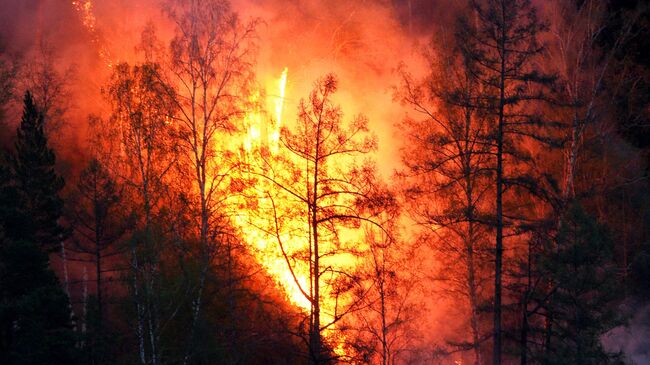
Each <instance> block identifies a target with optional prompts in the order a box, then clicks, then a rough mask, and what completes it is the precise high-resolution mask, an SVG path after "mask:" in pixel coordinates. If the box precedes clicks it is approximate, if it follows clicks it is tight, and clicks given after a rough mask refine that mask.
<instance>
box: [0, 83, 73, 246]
mask: <svg viewBox="0 0 650 365" xmlns="http://www.w3.org/2000/svg"><path fill="white" fill-rule="evenodd" d="M43 127H44V117H43V114H42V113H41V112H39V111H38V109H37V108H36V106H35V104H34V101H33V99H32V96H31V94H30V93H29V92H27V93H26V94H25V99H24V109H23V117H22V121H21V123H20V127H19V128H18V131H17V136H16V144H15V148H16V152H15V156H14V157H13V158H12V159H11V167H12V173H13V179H14V184H15V188H16V190H17V191H18V195H19V197H20V201H21V202H20V204H21V210H22V212H23V214H24V215H25V217H27V219H26V220H25V221H24V222H22V230H21V232H16V233H17V234H19V235H20V237H14V238H22V239H24V240H28V241H32V242H34V243H36V244H38V245H39V246H40V247H42V248H43V249H44V250H45V251H47V252H52V251H54V250H56V249H58V247H59V244H60V242H61V241H62V240H63V239H64V238H65V235H66V230H65V229H64V228H63V227H62V226H61V225H60V224H59V222H58V221H59V218H60V217H61V214H62V211H63V200H62V199H61V198H60V197H59V192H60V191H61V189H63V186H64V184H65V183H64V181H63V178H62V177H60V176H59V175H57V173H56V172H55V171H54V165H55V163H56V157H55V155H54V151H53V150H52V149H51V148H49V147H48V143H47V136H46V135H45V132H44V129H43Z"/></svg>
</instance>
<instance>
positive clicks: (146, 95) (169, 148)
mask: <svg viewBox="0 0 650 365" xmlns="http://www.w3.org/2000/svg"><path fill="white" fill-rule="evenodd" d="M159 71H160V69H159V66H158V65H156V64H151V63H146V64H143V65H139V66H129V65H127V64H120V65H118V66H117V67H116V68H115V72H114V74H113V77H112V80H111V83H110V85H109V87H108V88H107V97H108V99H109V101H110V102H111V104H112V108H113V115H112V118H111V123H112V128H113V129H115V130H116V133H115V132H114V133H115V134H116V135H117V137H118V138H119V141H120V144H119V148H120V150H119V154H118V155H117V156H114V158H116V160H117V161H116V163H117V166H115V168H116V172H117V173H118V174H119V175H118V176H120V178H121V179H122V181H123V183H124V184H125V185H126V187H127V191H126V193H128V194H129V197H130V198H132V199H133V201H134V204H135V206H136V207H137V209H136V212H137V214H138V216H139V222H138V225H137V231H136V234H135V235H134V236H133V238H132V239H131V242H132V244H131V247H130V258H129V259H130V269H131V270H130V274H131V284H132V287H131V289H132V291H133V297H134V301H135V306H136V312H137V328H136V336H137V338H138V346H139V357H140V361H141V363H151V364H157V363H158V360H159V356H160V348H159V337H160V318H159V303H157V299H156V294H157V293H156V289H155V288H156V286H157V283H158V264H159V248H157V245H158V243H159V242H157V241H158V239H156V236H157V233H156V230H157V224H156V220H155V218H156V214H157V212H158V211H159V208H160V201H161V199H162V198H163V197H164V195H163V192H164V190H165V185H166V182H165V179H166V176H167V175H168V173H169V171H170V169H171V168H172V167H173V166H174V165H175V163H176V151H175V148H176V147H175V143H174V141H173V138H172V134H171V127H170V125H171V120H172V116H173V115H174V111H175V108H174V104H173V102H172V100H171V98H170V97H169V95H170V92H169V90H168V88H167V86H166V85H165V84H163V83H161V82H160V76H159ZM114 163H115V162H114ZM145 332H147V333H145ZM145 336H147V337H148V338H147V339H145ZM147 346H148V347H149V348H148V349H147Z"/></svg>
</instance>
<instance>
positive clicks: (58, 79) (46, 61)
mask: <svg viewBox="0 0 650 365" xmlns="http://www.w3.org/2000/svg"><path fill="white" fill-rule="evenodd" d="M60 64H61V58H60V56H59V55H58V54H57V52H56V49H55V48H54V46H53V45H52V44H51V43H50V42H49V41H48V40H47V39H46V38H45V37H43V36H41V37H39V39H38V44H37V45H36V47H35V49H34V50H33V51H32V52H31V54H29V55H27V57H25V59H24V64H23V66H22V67H21V72H20V73H21V74H20V80H21V88H23V89H25V90H30V91H31V92H32V94H33V96H34V101H35V102H36V105H38V107H39V109H40V110H41V111H42V113H43V115H44V116H45V130H46V132H47V133H48V134H49V135H52V134H55V133H56V132H58V131H59V130H60V129H61V128H62V127H63V123H64V118H63V117H64V115H65V113H66V112H67V111H68V110H69V109H70V106H71V105H70V100H71V98H70V96H71V83H72V81H73V80H74V77H75V74H76V69H75V66H74V65H72V66H69V67H68V68H66V69H64V70H61V65H60Z"/></svg>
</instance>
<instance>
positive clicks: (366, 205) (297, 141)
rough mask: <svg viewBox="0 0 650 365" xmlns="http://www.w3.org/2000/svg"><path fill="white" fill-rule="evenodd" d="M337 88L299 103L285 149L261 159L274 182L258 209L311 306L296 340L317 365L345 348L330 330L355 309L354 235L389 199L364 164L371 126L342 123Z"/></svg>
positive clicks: (318, 90) (359, 247)
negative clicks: (267, 220) (265, 216)
mask: <svg viewBox="0 0 650 365" xmlns="http://www.w3.org/2000/svg"><path fill="white" fill-rule="evenodd" d="M337 86H338V81H337V79H336V77H335V76H334V75H331V74H330V75H326V76H325V77H323V78H321V79H319V80H318V81H317V82H316V83H315V85H314V89H313V90H312V92H311V94H310V96H309V99H307V100H304V99H303V100H301V102H300V105H299V108H298V120H297V123H296V126H295V129H294V130H290V129H288V128H283V129H282V133H281V143H280V144H281V146H282V147H284V148H283V149H282V151H280V153H279V154H278V155H277V156H273V157H272V158H271V156H268V155H266V157H264V153H263V154H262V155H263V158H262V161H264V163H265V164H264V165H263V166H262V167H263V169H264V170H263V171H260V172H256V173H255V174H256V175H259V176H262V179H263V180H266V181H268V182H269V186H268V188H267V189H266V190H265V192H264V193H265V196H266V199H265V201H263V202H262V203H263V204H261V205H262V206H261V207H260V208H266V210H265V211H267V212H269V213H268V214H269V215H270V216H271V222H270V224H269V226H268V227H267V228H264V230H265V231H266V232H267V233H268V234H269V235H270V236H271V237H274V239H275V240H276V242H277V244H278V246H279V247H280V250H281V254H282V256H283V258H284V261H285V263H286V265H287V268H288V269H289V271H290V275H291V278H292V279H291V280H293V282H294V284H295V287H296V288H297V290H298V291H299V292H300V295H301V296H302V297H304V298H305V299H306V301H307V303H306V305H305V306H304V307H305V309H307V310H308V314H309V315H308V317H307V318H305V320H304V321H303V325H302V326H301V328H300V329H299V331H298V332H297V335H299V336H301V337H302V338H303V339H304V340H305V342H306V344H307V345H308V347H309V360H310V362H311V363H313V364H323V363H329V362H331V361H332V359H333V358H334V356H335V355H333V354H331V353H330V351H329V350H328V348H329V349H330V350H335V347H336V346H337V345H338V346H340V343H339V344H337V343H336V341H334V337H335V335H334V331H333V329H334V328H335V325H336V324H337V322H339V321H340V320H341V319H342V318H344V317H345V316H346V315H347V314H349V313H350V312H352V311H354V310H355V309H357V304H358V302H356V301H353V300H351V296H350V294H351V292H350V291H351V290H353V289H355V288H357V289H358V288H360V286H359V278H358V277H357V276H356V275H355V272H354V269H353V267H354V262H355V260H356V257H357V256H358V255H359V254H360V253H361V252H364V247H365V246H364V245H363V244H362V243H361V242H358V241H357V239H355V237H354V236H353V233H354V232H355V230H357V229H359V228H360V226H361V225H362V224H371V225H378V222H377V221H375V220H374V218H375V217H376V216H377V212H378V211H379V210H380V209H381V207H382V206H383V205H384V204H385V203H386V199H387V196H386V195H384V194H382V193H381V192H380V191H379V190H378V189H377V187H376V185H375V182H374V180H375V177H374V175H375V171H374V168H373V167H372V165H371V164H370V163H369V161H364V163H363V164H360V163H359V159H360V158H362V157H363V156H366V155H367V154H369V153H370V152H372V151H373V150H374V149H375V148H376V142H375V139H374V138H372V137H370V136H367V135H366V133H367V132H368V120H367V119H366V118H365V117H364V116H362V115H359V116H356V117H355V118H354V119H353V120H352V121H350V122H349V123H347V124H344V123H343V113H342V112H341V110H340V108H339V107H338V106H336V105H334V104H333V102H332V96H333V94H334V93H335V92H336V90H337ZM304 322H307V323H306V328H305V326H304V324H305V323H304ZM324 333H327V337H326V338H324ZM327 339H330V340H331V341H327Z"/></svg>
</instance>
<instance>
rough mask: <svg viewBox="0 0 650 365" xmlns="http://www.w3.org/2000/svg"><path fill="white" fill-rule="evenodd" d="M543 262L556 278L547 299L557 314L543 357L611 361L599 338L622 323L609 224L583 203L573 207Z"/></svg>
mask: <svg viewBox="0 0 650 365" xmlns="http://www.w3.org/2000/svg"><path fill="white" fill-rule="evenodd" d="M556 244H557V249H556V250H552V251H547V252H546V253H545V254H544V255H543V257H542V259H541V266H542V269H543V271H544V273H545V274H546V275H547V276H548V277H550V278H551V282H552V283H555V286H554V288H553V289H552V291H553V293H554V295H553V296H552V297H551V299H550V301H549V303H548V304H547V305H548V306H549V307H550V308H549V312H550V313H553V321H554V326H553V327H552V331H551V334H550V335H551V336H550V342H551V343H550V344H548V345H547V347H548V348H549V349H550V351H544V353H543V354H542V355H540V356H539V357H540V358H541V359H543V361H544V362H545V363H548V364H578V365H580V364H607V363H610V362H611V360H612V358H613V357H614V354H609V353H607V352H606V351H605V350H604V349H603V348H602V345H601V343H600V337H601V336H602V335H603V334H605V333H606V332H607V331H609V330H610V329H612V328H614V327H615V326H617V325H618V324H620V318H619V317H618V316H617V314H616V313H617V308H616V306H615V303H617V299H618V297H619V294H621V291H620V290H619V283H618V279H617V277H616V275H615V266H614V264H613V261H612V249H613V244H612V241H611V240H610V239H609V237H608V235H607V233H606V231H605V229H604V227H603V226H602V225H600V224H598V223H597V222H596V221H595V220H594V219H593V218H591V217H590V216H589V215H588V214H587V213H586V212H585V211H584V210H583V209H582V207H581V206H580V205H579V204H576V203H574V204H573V205H572V206H570V207H569V209H568V211H567V213H566V214H565V216H564V217H563V220H562V223H561V226H560V229H559V232H558V235H557V238H556Z"/></svg>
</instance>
